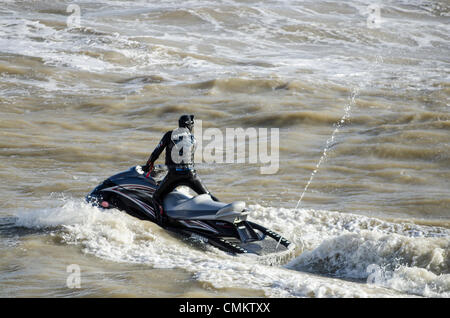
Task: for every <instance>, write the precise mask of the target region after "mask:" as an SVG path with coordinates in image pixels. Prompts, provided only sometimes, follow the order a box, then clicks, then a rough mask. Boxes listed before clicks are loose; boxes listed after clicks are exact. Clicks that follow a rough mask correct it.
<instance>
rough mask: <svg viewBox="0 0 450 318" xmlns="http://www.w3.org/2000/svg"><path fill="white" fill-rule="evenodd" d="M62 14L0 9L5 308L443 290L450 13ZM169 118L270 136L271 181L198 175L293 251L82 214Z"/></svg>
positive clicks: (422, 5) (36, 7) (288, 8)
mask: <svg viewBox="0 0 450 318" xmlns="http://www.w3.org/2000/svg"><path fill="white" fill-rule="evenodd" d="M69 4H73V3H72V2H71V1H31V0H30V1H2V5H1V6H0V105H1V107H0V157H1V160H0V176H1V178H2V183H1V184H0V238H1V239H0V254H1V257H0V295H1V296H51V297H53V296H94V297H101V296H131V297H136V296H145V297H161V296H163V297H174V296H182V297H192V296H196V297H205V296H208V297H209V296H213V297H214V296H233V297H241V296H256V297H260V296H261V297H410V296H413V297H416V296H425V297H449V296H450V270H449V268H450V256H449V248H450V214H449V213H450V195H449V194H450V191H449V185H450V184H449V180H450V169H449V168H450V134H449V130H450V112H449V106H450V104H449V93H450V80H449V74H450V68H449V63H450V59H449V53H450V45H449V43H450V42H449V34H450V26H449V14H450V12H449V4H448V2H447V1H420V0H415V1H401V0H399V1H380V2H378V3H375V6H374V4H373V3H372V1H345V2H344V1H231V0H230V1H225V0H221V1H214V2H210V1H200V0H195V1H178V0H173V1H107V0H104V1H77V2H76V5H77V6H78V7H73V6H71V7H69ZM77 8H79V9H80V16H79V18H80V19H79V21H78V20H77V19H76V17H77V15H76V13H77ZM68 9H70V10H68ZM378 9H379V11H378ZM185 112H186V113H195V114H196V118H198V119H201V120H202V122H203V127H204V128H212V127H216V128H219V130H221V131H225V129H226V128H229V127H231V128H236V127H243V128H249V127H256V128H258V127H267V128H279V129H280V130H279V133H280V139H279V141H280V142H279V146H280V149H279V151H280V152H279V155H280V163H279V170H278V172H277V173H276V174H273V175H263V174H261V173H260V165H258V164H240V163H234V164H225V163H224V164H202V165H201V166H200V169H199V173H200V175H201V176H202V179H203V180H204V181H205V183H206V184H207V185H208V187H209V189H210V190H211V191H212V192H213V193H216V194H217V195H218V196H219V198H220V199H222V200H223V201H232V200H245V201H247V203H248V204H249V205H250V207H251V215H250V218H251V219H253V220H257V221H258V222H259V223H262V224H264V225H266V226H268V227H270V228H272V229H274V230H276V231H278V232H281V233H282V234H284V235H285V236H286V237H288V238H289V239H290V240H292V241H294V242H295V243H296V245H297V249H296V251H295V255H293V256H292V257H291V258H289V259H282V260H278V263H277V265H271V266H269V265H267V263H266V262H265V261H264V260H258V259H255V258H252V257H231V256H228V255H225V254H223V253H221V252H218V251H216V250H214V249H212V250H206V251H203V250H197V249H195V248H194V247H191V246H189V245H186V244H185V243H182V242H180V241H178V240H177V239H175V238H173V237H171V236H170V235H168V234H167V233H165V232H164V231H162V230H161V229H159V228H158V227H157V226H156V225H154V224H151V223H149V222H142V221H138V220H136V219H133V218H132V217H130V216H127V215H124V214H123V213H120V212H119V211H112V212H111V211H110V212H102V211H99V210H97V209H95V208H93V207H90V206H88V205H86V204H85V203H84V202H83V199H84V196H85V194H86V193H87V192H88V191H90V190H91V189H92V188H93V187H94V186H96V185H97V184H98V183H99V182H101V181H102V180H103V179H104V178H106V177H108V176H109V175H111V174H113V173H115V172H118V171H122V170H125V169H127V168H129V167H131V166H133V165H136V164H142V163H144V162H145V161H146V160H147V158H148V155H149V153H150V152H151V151H152V150H153V148H154V146H155V145H156V144H157V142H158V141H159V138H160V137H161V136H162V133H163V132H165V131H166V130H167V129H171V128H173V127H174V126H175V125H176V120H177V118H178V116H179V115H180V114H182V113H185ZM249 190H250V191H249ZM300 199H301V200H300ZM70 264H77V265H79V267H80V269H81V288H80V289H70V288H68V287H67V285H66V281H67V277H68V275H69V274H68V272H67V266H68V265H70Z"/></svg>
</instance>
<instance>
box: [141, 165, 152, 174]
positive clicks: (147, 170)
mask: <svg viewBox="0 0 450 318" xmlns="http://www.w3.org/2000/svg"><path fill="white" fill-rule="evenodd" d="M152 170H153V164H149V165H145V166H143V167H142V171H144V172H145V173H147V172H149V171H150V172H151V171H152Z"/></svg>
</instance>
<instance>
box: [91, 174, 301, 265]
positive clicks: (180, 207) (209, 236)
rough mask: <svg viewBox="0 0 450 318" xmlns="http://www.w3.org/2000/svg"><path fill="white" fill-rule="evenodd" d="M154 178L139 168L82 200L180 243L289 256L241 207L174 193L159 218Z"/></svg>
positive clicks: (284, 244) (285, 245) (288, 247)
mask: <svg viewBox="0 0 450 318" xmlns="http://www.w3.org/2000/svg"><path fill="white" fill-rule="evenodd" d="M154 177H155V175H152V176H149V177H146V176H145V174H144V173H143V171H142V170H141V167H140V166H136V167H133V168H130V169H129V170H127V171H125V172H122V173H119V174H117V175H114V176H112V177H110V178H108V179H106V180H105V181H104V182H102V183H101V184H100V185H98V186H97V187H96V188H95V189H94V190H93V191H91V192H90V193H89V194H88V195H87V196H86V200H87V201H88V202H90V203H92V204H93V205H95V206H98V207H100V208H104V209H111V208H116V209H119V210H122V211H125V212H126V213H128V214H130V215H132V216H134V217H137V218H139V219H141V220H148V221H152V222H155V223H158V224H159V225H160V226H161V227H163V228H165V229H166V230H168V231H170V232H173V233H176V234H178V235H181V236H182V237H184V238H187V239H191V240H196V241H199V242H202V243H206V244H210V245H212V246H215V247H216V248H219V249H221V250H223V251H225V252H228V253H231V254H242V253H248V254H256V255H261V256H262V255H270V254H278V253H285V252H288V251H292V250H293V247H294V245H293V244H292V243H291V242H289V241H288V240H287V239H286V238H283V237H281V236H280V235H279V234H277V233H275V232H273V231H271V230H270V229H267V228H265V227H264V226H262V225H259V224H257V223H254V222H251V221H248V220H247V214H248V212H247V211H246V210H245V209H243V207H244V206H245V203H243V202H235V203H233V204H225V203H222V202H214V201H212V200H211V198H210V197H209V196H208V195H199V196H196V197H189V196H188V195H185V194H181V193H180V192H178V191H177V190H175V191H174V192H172V193H170V194H169V195H168V196H167V197H166V199H165V200H164V213H163V215H162V217H160V216H159V215H158V213H160V211H158V210H157V209H156V208H155V204H154V202H153V193H154V191H155V190H156V189H157V187H158V182H157V181H156V179H155V178H154Z"/></svg>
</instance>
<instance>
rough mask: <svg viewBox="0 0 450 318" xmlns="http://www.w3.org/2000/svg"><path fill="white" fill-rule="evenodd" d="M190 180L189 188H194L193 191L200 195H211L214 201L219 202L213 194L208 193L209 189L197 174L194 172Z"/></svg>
mask: <svg viewBox="0 0 450 318" xmlns="http://www.w3.org/2000/svg"><path fill="white" fill-rule="evenodd" d="M188 180H189V186H190V187H191V188H192V190H194V191H195V192H197V193H198V194H209V195H210V196H211V198H212V199H213V200H214V201H219V199H217V198H216V197H215V196H213V195H212V194H211V192H209V191H208V189H207V188H206V186H205V185H204V184H203V182H202V180H201V179H200V177H199V176H198V175H197V173H196V172H192V174H191V175H190V178H189V179H188Z"/></svg>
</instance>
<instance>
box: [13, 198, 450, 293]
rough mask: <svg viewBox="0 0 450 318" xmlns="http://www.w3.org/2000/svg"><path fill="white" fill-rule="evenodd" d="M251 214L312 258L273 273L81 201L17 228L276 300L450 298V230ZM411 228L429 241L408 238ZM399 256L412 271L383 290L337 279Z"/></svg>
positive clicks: (386, 280)
mask: <svg viewBox="0 0 450 318" xmlns="http://www.w3.org/2000/svg"><path fill="white" fill-rule="evenodd" d="M250 209H251V214H250V218H251V219H253V220H257V221H258V223H261V224H263V225H266V226H269V227H270V228H271V229H273V230H275V231H278V232H280V233H281V234H283V235H285V236H287V237H288V238H289V239H291V240H294V242H295V243H296V244H297V245H298V246H301V247H303V248H304V252H303V253H302V254H301V255H300V256H299V257H297V258H295V259H293V260H291V262H290V263H289V264H288V265H287V266H282V264H280V265H278V266H267V265H265V264H264V263H261V262H260V260H259V259H258V258H257V257H251V256H242V257H233V256H230V255H227V254H225V253H223V252H221V251H218V250H217V249H215V248H206V249H205V250H202V249H198V248H195V247H193V246H191V245H189V244H186V243H185V242H182V241H180V240H179V239H176V238H174V237H172V236H170V235H168V234H167V233H166V232H165V231H164V230H162V229H161V228H159V227H158V226H157V225H155V224H153V223H151V222H147V221H141V220H138V219H135V218H133V217H131V216H129V215H127V214H125V213H122V212H120V211H117V210H100V209H97V208H95V207H92V206H89V205H88V204H86V203H84V202H79V201H75V200H64V202H63V204H62V205H61V206H58V207H54V208H49V209H41V210H33V211H29V212H23V213H21V214H20V215H18V220H17V222H16V225H17V226H25V227H31V228H39V229H41V228H51V229H52V235H56V236H59V237H60V238H61V241H63V242H65V243H66V244H71V245H77V246H80V248H81V249H82V251H83V252H84V253H88V254H93V255H96V256H97V257H100V258H103V259H107V260H110V261H114V262H129V263H139V264H146V265H148V266H151V267H153V268H182V269H183V270H187V271H189V272H192V274H193V275H194V277H195V278H196V279H197V280H199V281H202V282H205V283H208V284H210V285H211V286H213V287H214V288H218V289H220V288H250V289H255V290H259V291H263V292H264V293H265V295H267V296H269V297H372V296H377V297H390V296H393V295H398V294H396V291H400V292H402V293H403V296H408V295H409V294H414V295H416V294H419V295H423V296H433V297H437V296H442V297H446V296H447V295H448V294H447V293H448V286H449V285H448V275H447V274H439V271H444V272H445V271H447V270H448V268H447V267H446V266H448V265H445V264H446V262H448V254H446V253H448V245H445V244H448V236H446V235H447V234H448V233H446V232H445V231H444V232H442V231H441V232H440V231H436V229H433V228H427V227H419V226H414V225H408V226H405V225H398V224H391V223H387V222H383V221H381V220H376V219H370V218H367V217H361V216H357V215H348V214H341V213H337V212H329V211H314V210H300V213H298V212H297V213H294V210H293V209H276V208H269V207H262V206H250ZM411 227H413V228H414V231H415V232H414V233H419V232H420V233H421V237H419V238H413V237H411V236H408V233H410V230H411ZM300 252H301V250H298V251H297V253H300ZM336 253H340V258H339V257H338V258H336V257H335V256H336ZM333 257H334V258H333ZM399 257H400V258H402V257H403V259H406V260H407V263H408V264H406V265H399V266H403V267H398V266H397V267H396V268H395V269H394V270H391V269H389V271H385V274H383V275H381V276H380V277H381V278H379V279H376V280H374V281H375V284H373V283H372V281H371V284H368V285H366V284H361V283H353V282H349V281H346V280H342V279H338V278H335V277H342V278H346V279H347V278H359V279H366V278H367V277H369V276H370V275H371V274H373V273H370V272H367V267H368V266H369V265H371V264H378V265H379V266H380V268H381V266H385V265H386V264H387V266H388V267H389V266H391V267H395V265H397V263H396V260H397V259H398V258H399ZM398 264H401V262H398ZM385 267H386V266H385ZM414 271H417V272H418V273H419V274H420V279H419V278H418V277H416V276H414V274H413V273H414ZM309 272H313V273H320V272H321V274H325V276H317V275H314V274H311V273H309ZM377 273H379V271H378V272H377ZM445 275H447V276H445ZM411 277H413V278H411ZM370 278H371V279H372V278H373V275H372V276H370ZM377 286H380V287H381V288H379V287H377ZM386 288H389V289H386Z"/></svg>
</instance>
